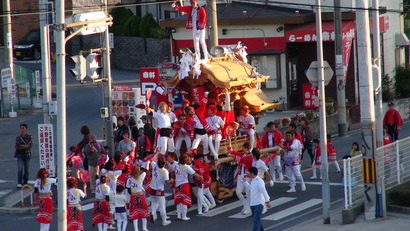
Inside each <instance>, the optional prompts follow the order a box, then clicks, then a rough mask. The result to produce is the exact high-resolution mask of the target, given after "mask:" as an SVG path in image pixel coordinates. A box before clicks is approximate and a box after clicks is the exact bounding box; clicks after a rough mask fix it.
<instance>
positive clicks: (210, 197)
mask: <svg viewBox="0 0 410 231" xmlns="http://www.w3.org/2000/svg"><path fill="white" fill-rule="evenodd" d="M209 188H210V187H208V188H204V196H205V197H206V198H207V199H208V200H207V201H209V202H210V204H211V206H212V207H215V206H216V202H215V198H214V196H213V195H212V193H211V190H209ZM205 202H206V201H205Z"/></svg>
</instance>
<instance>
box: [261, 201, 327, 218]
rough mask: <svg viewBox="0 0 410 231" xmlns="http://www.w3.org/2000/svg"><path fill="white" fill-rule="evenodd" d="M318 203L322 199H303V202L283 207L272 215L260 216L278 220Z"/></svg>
mask: <svg viewBox="0 0 410 231" xmlns="http://www.w3.org/2000/svg"><path fill="white" fill-rule="evenodd" d="M320 203H322V199H310V200H308V201H305V202H303V203H300V204H297V205H295V206H292V207H289V208H287V209H284V210H282V211H280V212H277V213H274V214H272V215H269V216H266V217H264V218H262V220H271V221H272V220H273V221H278V220H280V219H282V218H285V217H287V216H290V215H293V214H295V213H298V212H300V211H303V210H305V209H308V208H310V207H313V206H315V205H318V204H320Z"/></svg>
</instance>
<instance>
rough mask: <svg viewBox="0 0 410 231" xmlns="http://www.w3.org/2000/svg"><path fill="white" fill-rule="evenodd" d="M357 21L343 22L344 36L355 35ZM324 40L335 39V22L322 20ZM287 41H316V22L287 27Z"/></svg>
mask: <svg viewBox="0 0 410 231" xmlns="http://www.w3.org/2000/svg"><path fill="white" fill-rule="evenodd" d="M354 31H355V23H354V22H352V21H343V22H342V33H343V37H351V36H354ZM322 38H323V42H331V41H334V39H335V32H334V24H333V22H322ZM286 42H288V43H297V42H316V23H309V24H305V25H301V26H296V27H292V28H289V29H286Z"/></svg>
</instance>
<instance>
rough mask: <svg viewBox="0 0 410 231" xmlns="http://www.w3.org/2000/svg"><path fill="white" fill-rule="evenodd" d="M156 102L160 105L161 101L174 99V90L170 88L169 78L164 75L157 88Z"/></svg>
mask: <svg viewBox="0 0 410 231" xmlns="http://www.w3.org/2000/svg"><path fill="white" fill-rule="evenodd" d="M155 92H156V94H155V97H156V100H157V101H156V103H157V105H159V104H160V103H161V102H169V101H172V92H171V91H169V90H168V84H167V79H166V78H165V77H163V76H161V77H160V79H159V84H158V86H157V87H156V88H155Z"/></svg>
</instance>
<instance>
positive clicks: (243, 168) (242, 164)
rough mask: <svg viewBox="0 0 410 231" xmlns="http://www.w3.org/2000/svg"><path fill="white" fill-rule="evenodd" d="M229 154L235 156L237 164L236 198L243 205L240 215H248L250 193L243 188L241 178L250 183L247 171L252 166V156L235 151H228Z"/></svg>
mask: <svg viewBox="0 0 410 231" xmlns="http://www.w3.org/2000/svg"><path fill="white" fill-rule="evenodd" d="M230 153H231V154H233V155H235V159H236V162H238V181H237V183H236V196H238V198H239V200H240V201H241V202H242V204H243V209H242V213H244V214H249V213H250V212H251V207H250V195H251V194H250V191H249V189H248V188H246V186H245V182H243V178H244V177H246V181H247V182H248V183H250V179H251V178H250V177H249V172H248V169H249V168H250V167H251V166H252V160H253V159H252V155H251V154H249V153H243V152H238V151H235V150H230ZM245 188H246V199H245V197H244V196H243V195H242V191H243V189H245Z"/></svg>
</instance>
